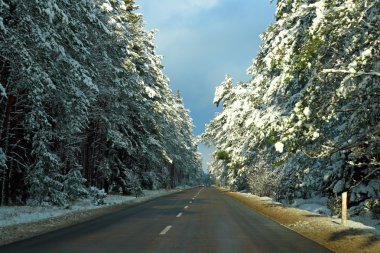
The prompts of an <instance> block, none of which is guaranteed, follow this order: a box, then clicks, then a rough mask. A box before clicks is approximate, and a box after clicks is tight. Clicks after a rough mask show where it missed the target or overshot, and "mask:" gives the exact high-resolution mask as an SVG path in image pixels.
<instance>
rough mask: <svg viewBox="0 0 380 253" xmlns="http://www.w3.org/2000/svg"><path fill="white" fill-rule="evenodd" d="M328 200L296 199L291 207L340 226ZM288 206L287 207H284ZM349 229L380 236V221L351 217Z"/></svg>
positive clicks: (348, 224)
mask: <svg viewBox="0 0 380 253" xmlns="http://www.w3.org/2000/svg"><path fill="white" fill-rule="evenodd" d="M242 194H244V195H245V196H251V197H255V198H259V199H261V200H262V201H265V202H266V203H270V204H275V205H284V204H282V203H279V202H276V201H274V200H273V199H272V198H269V197H258V196H255V195H253V194H251V193H242ZM326 202H327V198H326V197H314V198H310V199H294V202H293V203H292V204H291V205H288V206H289V207H293V208H297V209H301V210H306V211H309V212H313V213H316V214H319V215H322V216H326V218H328V219H329V220H330V221H331V224H340V223H341V219H340V218H338V217H335V216H332V217H331V216H330V215H331V211H330V209H329V208H327V206H326ZM284 206H287V205H284ZM347 227H348V228H352V229H359V230H369V231H373V233H375V234H378V235H380V220H377V219H373V218H371V217H368V216H353V217H349V219H348V220H347Z"/></svg>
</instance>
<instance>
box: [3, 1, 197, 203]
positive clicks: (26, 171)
mask: <svg viewBox="0 0 380 253" xmlns="http://www.w3.org/2000/svg"><path fill="white" fill-rule="evenodd" d="M137 9H138V8H137V7H136V5H135V3H134V1H133V0H77V1H72V0H43V1H41V0H28V1H23V0H0V193H1V194H0V203H1V205H22V204H29V205H59V206H67V205H70V203H72V201H74V200H76V199H79V198H87V197H91V198H93V199H94V201H99V200H101V198H102V196H104V194H106V193H108V192H114V193H118V194H136V196H137V195H139V194H141V191H142V189H160V188H171V187H175V186H176V185H180V184H192V183H195V182H197V181H198V180H199V179H200V178H201V176H202V170H201V159H200V154H199V153H198V146H197V142H196V140H195V137H194V136H193V133H192V129H193V123H192V120H191V118H190V116H189V111H188V110H187V109H186V108H185V107H184V105H183V102H182V98H181V95H180V93H179V92H173V91H172V90H171V89H170V88H169V79H168V78H167V77H166V76H165V75H164V73H163V65H162V63H161V60H162V59H161V56H159V55H157V54H156V53H155V44H154V32H147V31H145V30H144V20H143V17H142V15H141V14H139V13H137V12H136V10H137Z"/></svg>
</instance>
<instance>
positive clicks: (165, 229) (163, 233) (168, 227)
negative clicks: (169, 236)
mask: <svg viewBox="0 0 380 253" xmlns="http://www.w3.org/2000/svg"><path fill="white" fill-rule="evenodd" d="M171 228H172V226H167V227H166V228H164V230H162V231H161V233H160V235H166V233H167V232H169V230H170V229H171Z"/></svg>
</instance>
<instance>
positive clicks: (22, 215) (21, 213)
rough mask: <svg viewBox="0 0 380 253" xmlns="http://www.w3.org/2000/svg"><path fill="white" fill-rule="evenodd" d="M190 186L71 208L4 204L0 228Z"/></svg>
mask: <svg viewBox="0 0 380 253" xmlns="http://www.w3.org/2000/svg"><path fill="white" fill-rule="evenodd" d="M186 188H189V187H188V186H184V187H178V188H176V189H174V190H154V191H149V190H144V196H143V197H139V198H135V197H134V196H122V195H107V197H106V198H105V199H104V201H105V205H94V204H93V203H92V201H91V200H90V199H83V200H78V201H76V202H75V203H74V204H73V205H72V206H70V207H69V208H64V207H55V206H47V207H36V206H2V207H0V228H2V227H7V226H12V225H17V224H23V223H29V222H35V221H41V220H45V219H49V218H53V217H58V216H63V215H67V214H73V213H77V212H82V211H87V210H93V209H99V208H103V207H106V206H112V205H117V204H123V203H139V202H143V201H146V200H148V199H151V198H154V197H159V196H163V195H166V194H168V193H171V192H174V191H178V190H182V189H186Z"/></svg>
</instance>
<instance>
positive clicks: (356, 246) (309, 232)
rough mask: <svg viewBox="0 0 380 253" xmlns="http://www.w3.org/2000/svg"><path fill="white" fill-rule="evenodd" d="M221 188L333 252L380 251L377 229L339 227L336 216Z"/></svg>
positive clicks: (379, 235)
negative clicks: (287, 205) (324, 214)
mask: <svg viewBox="0 0 380 253" xmlns="http://www.w3.org/2000/svg"><path fill="white" fill-rule="evenodd" d="M222 191H224V193H225V194H227V195H229V196H231V197H233V198H235V199H237V200H238V201H240V202H241V203H243V204H245V205H246V206H248V207H250V208H252V209H254V210H256V211H257V212H259V213H261V214H263V215H265V216H266V217H268V218H270V219H272V220H274V221H276V222H277V223H279V224H281V225H283V226H285V227H287V228H289V229H291V230H293V231H295V232H297V233H299V234H301V235H303V236H305V237H307V238H309V239H311V240H313V241H315V242H317V243H319V244H321V245H323V246H325V247H326V248H328V249H330V250H332V251H334V252H342V253H343V252H344V253H358V252H362V253H378V252H380V232H379V231H378V230H375V229H372V228H370V227H366V226H364V225H361V224H360V225H358V223H355V222H350V221H349V222H348V225H347V226H342V225H341V222H340V220H339V219H334V218H331V217H328V216H323V215H320V214H316V213H313V212H309V211H305V210H301V209H296V208H292V207H286V206H284V205H282V204H280V203H276V202H273V201H270V200H269V199H263V198H260V197H257V196H254V195H248V194H244V193H237V192H229V191H226V190H222Z"/></svg>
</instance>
